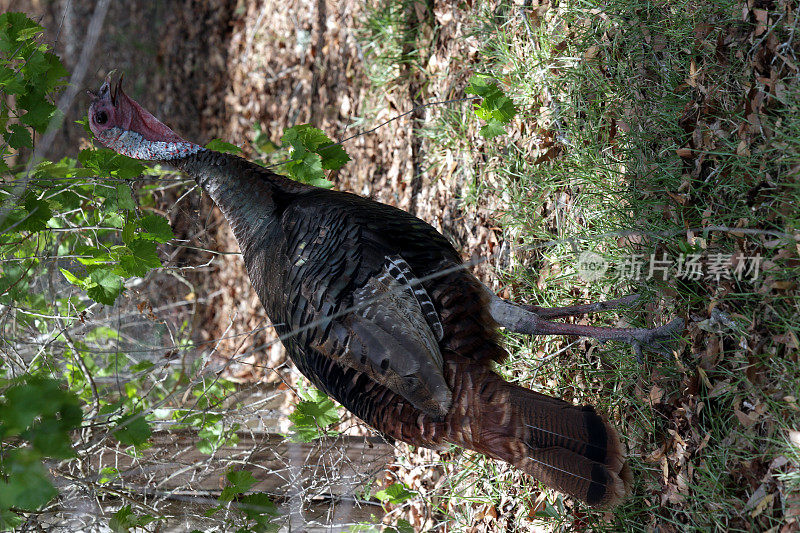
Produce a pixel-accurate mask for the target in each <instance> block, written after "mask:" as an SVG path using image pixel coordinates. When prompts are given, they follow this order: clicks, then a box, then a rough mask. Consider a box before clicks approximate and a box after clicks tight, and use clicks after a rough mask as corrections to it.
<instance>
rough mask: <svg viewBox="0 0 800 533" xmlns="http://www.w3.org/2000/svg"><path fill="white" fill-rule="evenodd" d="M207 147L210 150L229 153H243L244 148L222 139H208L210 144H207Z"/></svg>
mask: <svg viewBox="0 0 800 533" xmlns="http://www.w3.org/2000/svg"><path fill="white" fill-rule="evenodd" d="M206 148H208V149H209V150H214V151H217V152H224V153H228V154H240V153H242V149H241V148H239V147H238V146H236V145H235V144H231V143H228V142H225V141H223V140H220V139H211V140H210V141H208V144H206Z"/></svg>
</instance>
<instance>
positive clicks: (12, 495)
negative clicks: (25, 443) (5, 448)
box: [0, 448, 58, 511]
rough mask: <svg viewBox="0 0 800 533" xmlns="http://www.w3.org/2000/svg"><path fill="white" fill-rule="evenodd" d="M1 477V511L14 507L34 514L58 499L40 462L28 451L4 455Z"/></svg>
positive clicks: (13, 451) (10, 452) (24, 449)
mask: <svg viewBox="0 0 800 533" xmlns="http://www.w3.org/2000/svg"><path fill="white" fill-rule="evenodd" d="M3 474H4V476H1V477H0V508H2V509H8V508H9V507H15V508H19V509H23V510H27V511H35V510H36V509H38V508H40V507H41V506H43V505H45V504H46V503H47V502H49V501H50V500H52V499H53V498H55V497H56V496H58V491H57V490H56V488H55V487H54V486H53V484H52V483H51V482H50V478H49V476H48V475H47V470H46V469H45V468H44V465H42V462H41V459H40V458H39V456H38V454H36V453H34V452H33V451H32V450H31V449H30V448H21V449H16V450H11V451H9V452H7V453H6V456H5V457H3ZM6 476H7V477H6ZM4 478H5V479H4Z"/></svg>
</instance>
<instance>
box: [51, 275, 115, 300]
mask: <svg viewBox="0 0 800 533" xmlns="http://www.w3.org/2000/svg"><path fill="white" fill-rule="evenodd" d="M62 272H63V270H62ZM89 278H90V280H91V281H92V282H93V286H92V287H89V288H88V290H87V291H86V295H87V296H88V297H89V298H91V299H92V300H94V301H95V302H99V303H101V304H105V305H113V304H114V301H115V300H116V299H117V296H119V295H120V293H121V292H122V290H123V288H124V287H123V285H122V278H121V277H120V276H119V275H117V274H114V272H112V271H111V270H110V269H107V268H98V269H96V270H93V271H92V273H91V275H90V277H89ZM84 281H85V280H84Z"/></svg>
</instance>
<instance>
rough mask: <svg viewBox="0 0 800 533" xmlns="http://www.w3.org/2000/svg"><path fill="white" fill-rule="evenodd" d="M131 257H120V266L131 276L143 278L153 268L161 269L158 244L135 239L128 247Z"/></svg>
mask: <svg viewBox="0 0 800 533" xmlns="http://www.w3.org/2000/svg"><path fill="white" fill-rule="evenodd" d="M128 250H130V255H123V256H122V257H120V260H119V264H120V266H121V267H122V268H123V269H125V272H127V273H128V274H129V275H131V276H139V277H142V276H144V275H145V274H147V273H148V272H149V271H150V269H151V268H159V267H160V266H161V260H160V259H159V258H158V254H157V253H156V243H155V242H153V241H147V240H144V239H134V240H133V241H131V243H130V244H129V245H128Z"/></svg>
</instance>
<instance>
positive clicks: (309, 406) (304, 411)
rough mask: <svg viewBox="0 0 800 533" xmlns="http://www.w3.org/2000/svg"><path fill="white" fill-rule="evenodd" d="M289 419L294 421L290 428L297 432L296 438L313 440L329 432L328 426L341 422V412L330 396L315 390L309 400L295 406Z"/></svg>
mask: <svg viewBox="0 0 800 533" xmlns="http://www.w3.org/2000/svg"><path fill="white" fill-rule="evenodd" d="M289 420H291V421H292V426H290V428H289V429H290V430H292V431H294V432H295V438H296V439H297V440H300V441H302V442H311V441H312V440H314V439H316V438H318V437H320V436H323V435H325V434H327V433H328V432H327V429H328V427H330V426H331V425H333V424H335V423H337V422H339V412H338V411H337V409H336V404H334V403H333V401H332V400H331V399H330V398H328V397H327V396H325V395H324V394H322V393H321V392H318V391H315V393H312V394H311V395H310V399H309V400H305V401H302V402H300V403H298V404H297V405H296V406H295V409H294V412H293V413H292V414H290V415H289Z"/></svg>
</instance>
